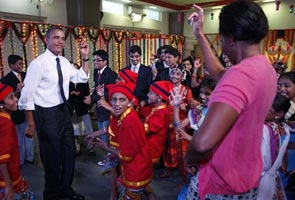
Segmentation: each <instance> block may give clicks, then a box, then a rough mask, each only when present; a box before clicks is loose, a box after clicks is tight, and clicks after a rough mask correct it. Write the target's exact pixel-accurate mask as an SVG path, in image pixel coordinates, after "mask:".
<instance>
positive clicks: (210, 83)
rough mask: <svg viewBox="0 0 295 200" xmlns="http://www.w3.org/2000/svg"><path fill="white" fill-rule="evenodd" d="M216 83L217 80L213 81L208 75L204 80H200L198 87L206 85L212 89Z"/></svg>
mask: <svg viewBox="0 0 295 200" xmlns="http://www.w3.org/2000/svg"><path fill="white" fill-rule="evenodd" d="M216 84H217V81H215V80H214V79H213V78H212V77H210V76H208V77H206V78H205V79H204V80H202V82H201V84H200V88H201V87H207V88H209V89H211V90H212V91H213V90H214V89H215V87H216Z"/></svg>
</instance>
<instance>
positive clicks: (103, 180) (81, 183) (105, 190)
mask: <svg viewBox="0 0 295 200" xmlns="http://www.w3.org/2000/svg"><path fill="white" fill-rule="evenodd" d="M82 150H83V149H82ZM95 151H96V154H97V156H89V155H87V153H86V152H83V153H82V154H81V155H79V156H77V157H76V168H75V170H76V171H75V178H74V183H73V188H74V189H75V190H76V191H77V192H78V193H81V194H83V195H85V197H86V199H87V200H108V199H109V194H110V190H109V182H108V177H107V176H102V175H101V173H100V170H101V168H100V167H99V166H98V165H97V161H98V160H99V159H102V157H103V156H102V152H101V151H100V150H99V149H95ZM36 160H37V162H38V163H37V164H25V165H24V166H23V167H22V174H23V176H24V177H25V179H26V180H27V181H28V182H29V184H30V187H31V189H32V191H34V193H35V195H36V200H42V190H43V185H44V177H43V168H42V164H41V162H40V160H39V159H38V156H37V159H36ZM160 171H161V170H159V169H158V170H155V172H154V177H155V178H154V180H153V182H152V184H151V187H152V189H153V191H154V193H155V196H156V199H157V200H174V199H177V185H178V184H179V183H181V177H180V175H179V173H178V171H174V173H173V175H172V176H171V177H169V178H165V179H160V178H158V174H159V173H160Z"/></svg>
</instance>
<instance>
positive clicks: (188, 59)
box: [182, 58, 194, 68]
mask: <svg viewBox="0 0 295 200" xmlns="http://www.w3.org/2000/svg"><path fill="white" fill-rule="evenodd" d="M185 61H189V63H190V64H191V66H192V68H193V67H194V62H193V61H192V59H190V58H186V59H183V61H182V63H184V62H185Z"/></svg>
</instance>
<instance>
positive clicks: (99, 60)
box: [93, 58, 104, 62]
mask: <svg viewBox="0 0 295 200" xmlns="http://www.w3.org/2000/svg"><path fill="white" fill-rule="evenodd" d="M95 61H97V62H102V61H104V60H101V59H97V58H96V59H93V62H95Z"/></svg>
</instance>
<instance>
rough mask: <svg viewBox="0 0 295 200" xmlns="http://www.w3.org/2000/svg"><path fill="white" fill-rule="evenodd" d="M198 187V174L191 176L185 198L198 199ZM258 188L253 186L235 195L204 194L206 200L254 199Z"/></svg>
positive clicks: (188, 199) (187, 199) (189, 199)
mask: <svg viewBox="0 0 295 200" xmlns="http://www.w3.org/2000/svg"><path fill="white" fill-rule="evenodd" d="M198 188H199V176H198V174H197V175H195V176H193V177H192V179H191V182H190V184H189V186H188V190H187V194H186V200H200V197H199V195H198ZM257 194H258V189H257V188H254V189H252V190H250V191H248V192H245V193H242V194H235V195H224V194H206V195H205V199H206V200H256V199H257Z"/></svg>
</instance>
